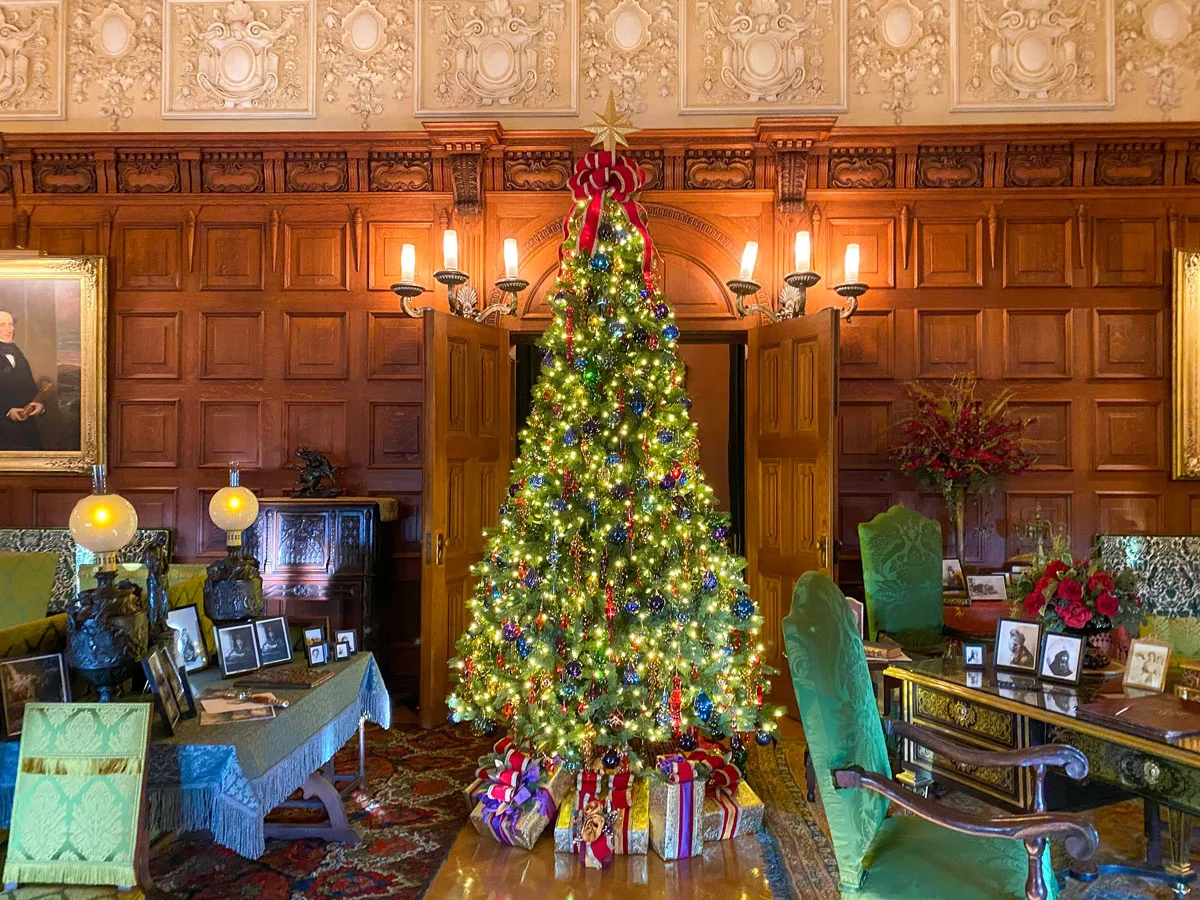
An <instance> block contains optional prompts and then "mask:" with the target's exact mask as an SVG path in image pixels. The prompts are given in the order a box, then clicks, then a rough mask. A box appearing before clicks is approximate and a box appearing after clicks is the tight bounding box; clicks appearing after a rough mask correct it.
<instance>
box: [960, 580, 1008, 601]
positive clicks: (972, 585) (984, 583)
mask: <svg viewBox="0 0 1200 900" xmlns="http://www.w3.org/2000/svg"><path fill="white" fill-rule="evenodd" d="M967 596H968V597H970V598H971V600H1007V599H1008V584H1007V583H1005V580H1004V576H1003V575H968V576H967Z"/></svg>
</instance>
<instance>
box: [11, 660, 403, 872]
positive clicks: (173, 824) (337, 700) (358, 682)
mask: <svg viewBox="0 0 1200 900" xmlns="http://www.w3.org/2000/svg"><path fill="white" fill-rule="evenodd" d="M295 664H296V663H293V665H295ZM298 664H299V665H301V666H303V665H304V662H302V661H301V662H299V663H298ZM329 668H330V669H332V670H334V672H335V673H336V674H335V676H334V677H333V678H331V679H330V680H328V681H326V682H325V683H324V684H322V685H320V686H319V687H316V688H312V689H289V688H282V687H272V688H269V690H272V691H273V692H274V693H275V695H276V696H278V697H280V698H282V699H285V700H287V701H289V703H290V704H291V705H290V706H289V708H287V709H284V710H280V711H279V713H278V715H277V716H276V717H275V718H274V719H270V720H266V721H261V722H238V723H234V724H230V725H203V726H202V725H200V724H199V719H195V718H193V719H185V720H184V721H182V722H180V723H179V725H178V727H177V728H176V730H175V735H174V736H173V737H170V738H167V737H163V736H162V733H161V732H157V733H156V740H154V742H153V743H152V744H151V745H150V754H149V776H148V784H147V799H148V808H149V816H150V822H149V824H150V828H151V830H152V832H153V831H179V832H187V831H211V832H212V834H213V840H215V841H216V842H217V843H218V844H221V845H223V846H225V847H228V848H229V849H231V850H233V851H235V852H236V853H239V854H241V855H242V856H244V857H247V858H248V859H257V858H258V857H259V856H261V855H262V853H263V850H264V849H265V839H264V828H263V820H264V818H265V817H266V815H267V813H269V812H270V811H271V810H272V809H274V808H275V807H276V806H278V805H279V804H281V803H282V802H283V801H284V800H286V799H287V798H288V797H289V796H290V795H291V794H292V793H293V792H294V791H296V790H297V789H298V788H299V787H300V786H301V785H303V784H304V783H305V781H307V780H308V778H309V776H311V775H313V774H314V773H315V772H317V770H318V769H320V768H321V766H322V765H324V764H325V763H326V762H327V761H328V760H329V759H330V758H331V757H332V756H333V755H334V754H335V753H336V752H337V751H338V750H340V749H341V748H342V747H343V746H344V745H345V744H346V742H347V741H349V740H350V739H351V738H352V737H354V736H355V735H356V734H357V733H358V727H359V723H360V721H362V720H364V719H365V720H366V721H369V722H374V723H376V724H377V725H380V726H382V727H384V728H388V727H390V726H391V720H392V712H391V699H390V697H389V696H388V692H387V688H386V687H385V686H384V683H383V675H382V673H381V672H380V671H379V666H378V665H377V664H376V662H375V658H374V657H373V656H372V655H371V654H370V653H365V652H364V653H359V654H358V655H356V656H354V657H352V658H351V659H349V660H347V661H345V662H335V663H330V664H329ZM220 674H221V673H220V671H219V670H217V669H212V668H210V669H208V670H205V671H203V672H196V673H193V675H192V676H191V682H192V686H193V689H194V690H195V692H196V693H197V694H198V693H200V691H202V690H204V689H205V688H206V687H229V686H230V685H231V684H232V682H233V681H236V679H231V680H230V681H223V680H222V679H221V678H220ZM264 690H266V688H264ZM147 699H148V698H147ZM159 727H161V726H159ZM18 749H19V746H18V743H17V742H16V741H15V740H14V741H9V742H7V743H4V744H0V827H3V828H8V826H9V822H10V820H11V816H12V801H13V788H14V784H15V780H16V773H17V755H18Z"/></svg>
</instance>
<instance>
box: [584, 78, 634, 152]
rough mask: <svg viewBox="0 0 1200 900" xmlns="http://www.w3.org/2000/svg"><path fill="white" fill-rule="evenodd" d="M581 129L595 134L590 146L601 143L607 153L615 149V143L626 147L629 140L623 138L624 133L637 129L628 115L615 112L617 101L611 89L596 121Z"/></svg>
mask: <svg viewBox="0 0 1200 900" xmlns="http://www.w3.org/2000/svg"><path fill="white" fill-rule="evenodd" d="M583 130H584V131H590V132H591V133H592V134H594V135H595V138H593V139H592V146H595V145H596V144H603V145H604V149H605V150H607V151H608V152H609V153H612V152H613V151H614V150H616V149H617V144H620V145H621V146H622V147H628V146H629V141H627V140H625V135H627V134H629V133H631V132H634V131H637V129H636V128H634V127H633V123H632V122H630V121H629V116H627V115H624V114H623V113H618V112H617V101H616V99H615V98H614V97H613V92H612V91H609V92H608V103H607V104H606V105H605V107H604V112H602V113H599V114H597V116H596V121H595V122H593V123H592V124H591V125H584V126H583Z"/></svg>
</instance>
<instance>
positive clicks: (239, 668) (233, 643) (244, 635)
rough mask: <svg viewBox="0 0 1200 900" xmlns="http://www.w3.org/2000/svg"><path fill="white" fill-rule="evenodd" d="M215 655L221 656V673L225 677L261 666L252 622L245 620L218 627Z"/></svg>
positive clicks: (251, 670)
mask: <svg viewBox="0 0 1200 900" xmlns="http://www.w3.org/2000/svg"><path fill="white" fill-rule="evenodd" d="M217 656H219V657H220V658H221V674H222V675H224V676H225V677H226V678H229V677H230V676H231V675H241V674H242V673H243V672H253V671H254V670H255V669H257V668H259V667H261V666H262V661H261V659H260V658H259V656H258V643H257V642H256V641H255V640H254V624H253V623H252V622H246V623H244V624H242V625H227V626H225V627H224V628H218V629H217Z"/></svg>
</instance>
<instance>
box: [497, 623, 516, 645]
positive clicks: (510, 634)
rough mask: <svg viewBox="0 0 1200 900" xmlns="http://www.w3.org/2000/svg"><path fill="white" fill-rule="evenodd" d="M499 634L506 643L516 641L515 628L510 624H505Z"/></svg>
mask: <svg viewBox="0 0 1200 900" xmlns="http://www.w3.org/2000/svg"><path fill="white" fill-rule="evenodd" d="M501 633H502V634H503V635H504V639H505V640H506V641H515V640H516V639H517V626H516V625H515V624H513V623H512V622H505V623H504V628H503V629H502V630H501Z"/></svg>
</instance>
